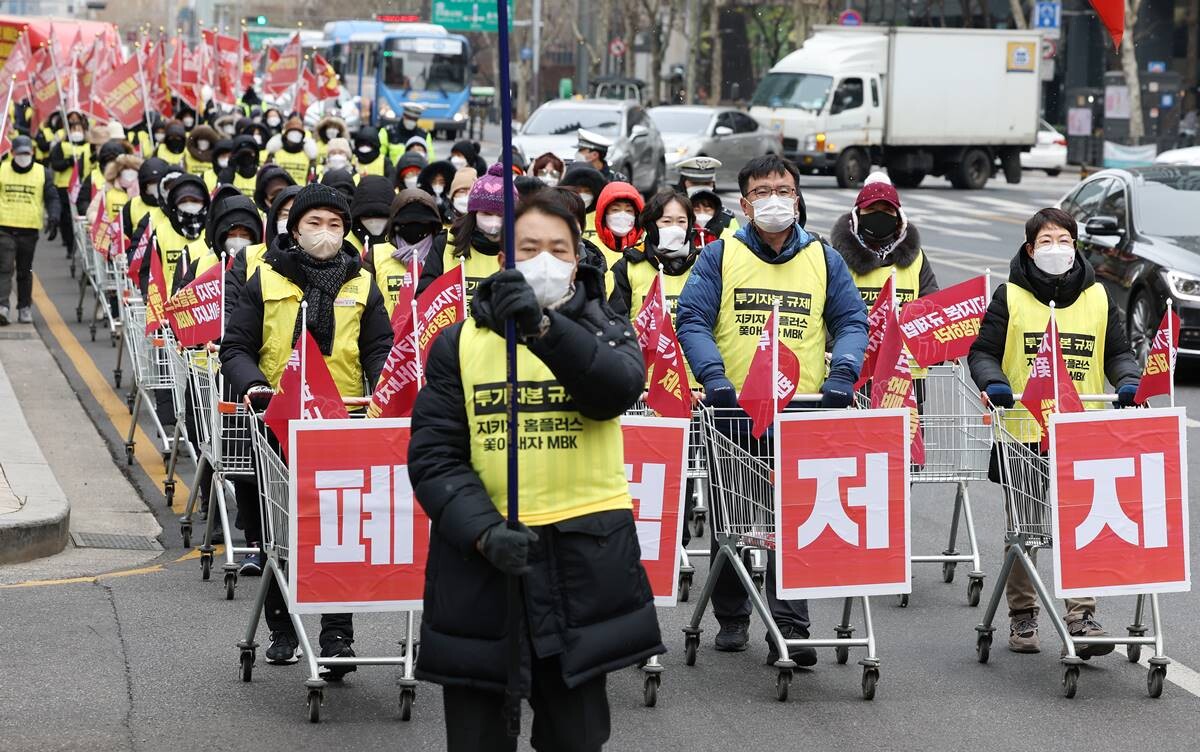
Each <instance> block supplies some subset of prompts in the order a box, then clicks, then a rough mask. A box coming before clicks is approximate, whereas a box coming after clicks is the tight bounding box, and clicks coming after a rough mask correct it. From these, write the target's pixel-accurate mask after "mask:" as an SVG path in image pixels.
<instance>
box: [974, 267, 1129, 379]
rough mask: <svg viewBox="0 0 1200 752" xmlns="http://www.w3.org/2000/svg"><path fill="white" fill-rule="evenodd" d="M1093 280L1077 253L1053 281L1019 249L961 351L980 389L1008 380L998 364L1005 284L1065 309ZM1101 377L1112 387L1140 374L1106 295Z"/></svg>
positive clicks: (1005, 314) (1116, 312) (1122, 322)
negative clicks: (975, 334)
mask: <svg viewBox="0 0 1200 752" xmlns="http://www.w3.org/2000/svg"><path fill="white" fill-rule="evenodd" d="M1094 284H1096V272H1095V271H1094V270H1093V269H1092V265H1091V264H1089V263H1088V261H1087V259H1085V258H1084V257H1083V256H1082V255H1080V253H1079V252H1078V251H1076V252H1075V265H1074V266H1073V267H1071V270H1070V271H1069V272H1067V273H1066V274H1065V275H1064V276H1063V277H1062V278H1061V279H1055V278H1052V277H1050V276H1048V275H1047V274H1045V273H1044V272H1042V271H1041V270H1040V269H1038V268H1037V267H1036V266H1034V264H1033V259H1032V258H1030V257H1029V254H1028V253H1026V252H1025V249H1024V247H1022V248H1021V249H1019V250H1018V251H1017V255H1016V256H1013V259H1012V263H1011V264H1010V265H1009V270H1008V283H1007V284H1004V285H1000V287H998V288H997V289H996V293H995V295H993V296H992V302H991V304H990V305H989V306H988V309H987V313H985V314H984V316H983V323H982V324H980V327H979V337H978V338H976V340H975V344H973V345H971V352H970V353H969V354H968V355H967V365H968V366H969V367H970V369H971V378H972V379H974V380H975V384H976V385H977V386H978V387H979V388H980V389H987V387H988V385H989V384H1007V383H1008V377H1006V376H1005V375H1004V369H1003V368H1001V366H1000V364H1001V363H1002V362H1003V360H1004V342H1005V339H1006V338H1007V335H1008V285H1017V286H1018V287H1020V288H1022V289H1025V290H1028V291H1029V292H1031V293H1032V294H1033V296H1034V297H1035V298H1037V299H1038V300H1039V301H1041V303H1042V304H1044V305H1050V301H1051V300H1053V301H1054V303H1055V305H1056V306H1058V307H1059V308H1065V307H1067V306H1069V305H1071V304H1072V303H1074V302H1075V301H1076V300H1077V299H1078V298H1079V296H1080V295H1082V294H1083V291H1084V290H1086V289H1087V288H1089V287H1091V286H1092V285H1094ZM1104 375H1105V377H1106V378H1107V379H1108V381H1109V383H1111V384H1112V385H1113V386H1114V387H1116V388H1118V389H1119V388H1120V387H1122V386H1125V385H1127V384H1136V383H1137V382H1138V381H1139V380H1140V379H1141V376H1142V369H1141V367H1140V366H1139V365H1138V362H1137V358H1135V357H1134V355H1133V350H1132V349H1131V348H1130V347H1129V338H1128V336H1126V333H1125V317H1124V316H1122V315H1121V309H1120V308H1118V307H1117V303H1116V301H1114V300H1113V299H1112V297H1109V299H1108V326H1107V329H1106V332H1105V339H1104Z"/></svg>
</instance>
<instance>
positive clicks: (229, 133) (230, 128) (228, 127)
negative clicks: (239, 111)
mask: <svg viewBox="0 0 1200 752" xmlns="http://www.w3.org/2000/svg"><path fill="white" fill-rule="evenodd" d="M221 130H222V131H224V132H225V135H226V136H232V135H233V134H234V128H233V125H232V124H231V123H226V124H225V125H222V126H221Z"/></svg>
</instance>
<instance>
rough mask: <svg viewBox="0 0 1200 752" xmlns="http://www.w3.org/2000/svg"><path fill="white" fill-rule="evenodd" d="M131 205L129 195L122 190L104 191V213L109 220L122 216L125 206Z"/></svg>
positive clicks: (110, 189) (109, 189)
mask: <svg viewBox="0 0 1200 752" xmlns="http://www.w3.org/2000/svg"><path fill="white" fill-rule="evenodd" d="M128 203H129V194H128V193H126V192H125V191H124V190H122V189H120V188H108V189H106V190H105V191H104V211H105V213H106V214H107V215H108V218H109V219H115V218H116V217H117V216H118V215H120V213H121V210H122V209H124V208H125V204H128Z"/></svg>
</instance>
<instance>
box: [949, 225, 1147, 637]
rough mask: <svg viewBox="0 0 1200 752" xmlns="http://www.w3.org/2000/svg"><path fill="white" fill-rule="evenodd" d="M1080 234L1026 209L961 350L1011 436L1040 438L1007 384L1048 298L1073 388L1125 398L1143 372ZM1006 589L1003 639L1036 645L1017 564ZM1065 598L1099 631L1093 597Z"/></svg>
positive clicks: (1037, 490)
mask: <svg viewBox="0 0 1200 752" xmlns="http://www.w3.org/2000/svg"><path fill="white" fill-rule="evenodd" d="M1078 239H1079V228H1078V226H1077V225H1076V223H1075V219H1074V218H1073V217H1071V215H1070V214H1067V213H1066V212H1064V211H1062V210H1061V209H1057V208H1049V209H1042V210H1041V211H1039V212H1037V213H1036V214H1034V215H1033V216H1032V217H1030V219H1029V221H1028V222H1026V223H1025V243H1024V244H1023V245H1022V246H1021V248H1020V249H1019V250H1018V251H1017V253H1016V255H1015V256H1013V259H1012V263H1011V264H1010V265H1009V271H1008V282H1006V283H1004V284H1003V285H1001V286H1000V287H999V288H997V289H996V293H995V294H994V295H993V296H992V301H991V303H990V304H989V305H988V310H987V313H986V314H984V317H983V322H982V323H981V325H980V328H979V337H978V338H977V339H976V340H975V343H974V344H973V345H971V352H970V355H969V356H968V358H967V363H968V365H969V366H970V368H971V378H973V379H974V380H975V383H976V384H977V385H978V386H979V387H980V388H981V389H983V392H982V394H981V396H983V397H984V399H985V400H986V401H987V402H989V403H990V404H991V405H993V406H994V407H999V408H1004V409H1005V410H1006V411H1007V412H1006V416H1005V417H1006V418H1009V420H1008V425H1010V426H1012V427H1013V430H1014V431H1016V438H1017V440H1019V441H1023V442H1026V443H1027V444H1029V445H1030V446H1031V447H1037V446H1038V444H1039V443H1040V432H1035V431H1031V430H1030V429H1033V428H1036V426H1033V425H1031V421H1030V415H1029V412H1028V411H1027V410H1026V409H1025V408H1024V407H1023V406H1018V405H1014V401H1015V400H1014V394H1013V393H1014V392H1017V393H1019V392H1022V391H1024V389H1025V383H1026V382H1027V381H1028V379H1029V368H1030V366H1031V365H1032V363H1033V360H1034V358H1035V357H1036V356H1037V351H1038V348H1039V347H1040V346H1041V344H1042V338H1043V337H1044V336H1045V333H1046V326H1047V323H1048V322H1049V320H1050V303H1051V302H1053V303H1054V304H1055V323H1056V328H1057V329H1058V339H1059V343H1060V346H1061V348H1062V355H1063V360H1064V362H1065V363H1066V366H1067V370H1068V371H1069V372H1070V374H1071V380H1072V382H1074V384H1075V389H1076V391H1077V392H1078V393H1079V394H1102V393H1104V392H1105V391H1106V388H1105V380H1106V379H1107V381H1108V383H1111V384H1112V385H1114V386H1115V387H1116V390H1117V395H1118V399H1119V401H1118V404H1119V405H1121V406H1126V407H1128V406H1131V405H1133V403H1134V397H1135V396H1136V394H1137V387H1138V382H1139V380H1140V379H1141V372H1142V369H1141V368H1140V367H1139V365H1138V362H1137V359H1136V358H1135V357H1134V355H1133V351H1132V350H1131V349H1130V347H1129V340H1128V338H1127V337H1126V334H1125V321H1124V316H1122V315H1121V311H1120V308H1119V307H1118V306H1117V302H1116V301H1115V300H1113V299H1111V298H1110V297H1109V296H1108V293H1107V291H1106V290H1105V288H1104V285H1101V284H1097V282H1096V274H1095V271H1094V270H1093V269H1092V266H1091V264H1089V263H1088V262H1087V260H1086V259H1085V258H1084V257H1083V255H1082V254H1080V253H1079V252H1078V251H1077V250H1076V248H1075V243H1076V241H1077V240H1078ZM1010 416H1011V417H1010ZM1022 418H1023V419H1022ZM998 461H999V458H998V456H997V453H996V452H995V450H993V453H992V466H991V468H990V469H989V472H988V475H989V477H990V478H991V480H992V481H993V482H996V483H999V482H1000V477H1001V476H1000V470H999V467H998ZM1043 472H1044V471H1043ZM1043 477H1044V476H1043ZM1015 482H1018V483H1019V482H1020V479H1018V480H1017V481H1015ZM1022 490H1023V491H1024V492H1025V493H1026V494H1029V495H1031V496H1032V497H1033V498H1042V499H1045V498H1046V496H1045V495H1046V493H1047V491H1046V488H1045V487H1044V486H1043V485H1042V484H1041V483H1040V482H1038V483H1037V484H1036V487H1031V488H1025V489H1022ZM1005 592H1006V595H1007V597H1008V612H1009V617H1010V619H1011V624H1010V627H1009V638H1008V646H1009V649H1010V650H1012V651H1014V652H1017V653H1036V652H1038V651H1039V650H1040V644H1039V640H1038V623H1037V616H1038V607H1037V600H1036V596H1035V592H1034V588H1033V583H1031V582H1030V580H1029V575H1028V574H1027V573H1026V572H1025V570H1024V569H1022V568H1021V567H1020V566H1014V567H1013V568H1012V570H1011V571H1010V572H1009V576H1008V582H1007V583H1006V586H1005ZM1043 605H1045V606H1049V605H1050V604H1043ZM1066 608H1067V615H1066V622H1067V628H1068V630H1069V631H1070V632H1071V634H1072V635H1075V636H1080V637H1083V636H1086V637H1102V636H1104V635H1105V634H1106V633H1105V632H1104V628H1103V627H1102V626H1101V625H1100V623H1099V622H1097V621H1096V600H1095V599H1094V598H1069V599H1067V602H1066ZM1112 649H1113V646H1112V645H1082V646H1079V647H1077V648H1076V649H1075V650H1076V654H1077V655H1078V656H1079V657H1080V658H1090V657H1092V656H1099V655H1105V654H1106V653H1110V652H1112Z"/></svg>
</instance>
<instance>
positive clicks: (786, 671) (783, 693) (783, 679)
mask: <svg viewBox="0 0 1200 752" xmlns="http://www.w3.org/2000/svg"><path fill="white" fill-rule="evenodd" d="M791 684H792V670H791V669H790V668H781V669H779V675H778V676H776V677H775V699H776V700H779V701H780V702H787V698H788V687H790V686H791Z"/></svg>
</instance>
